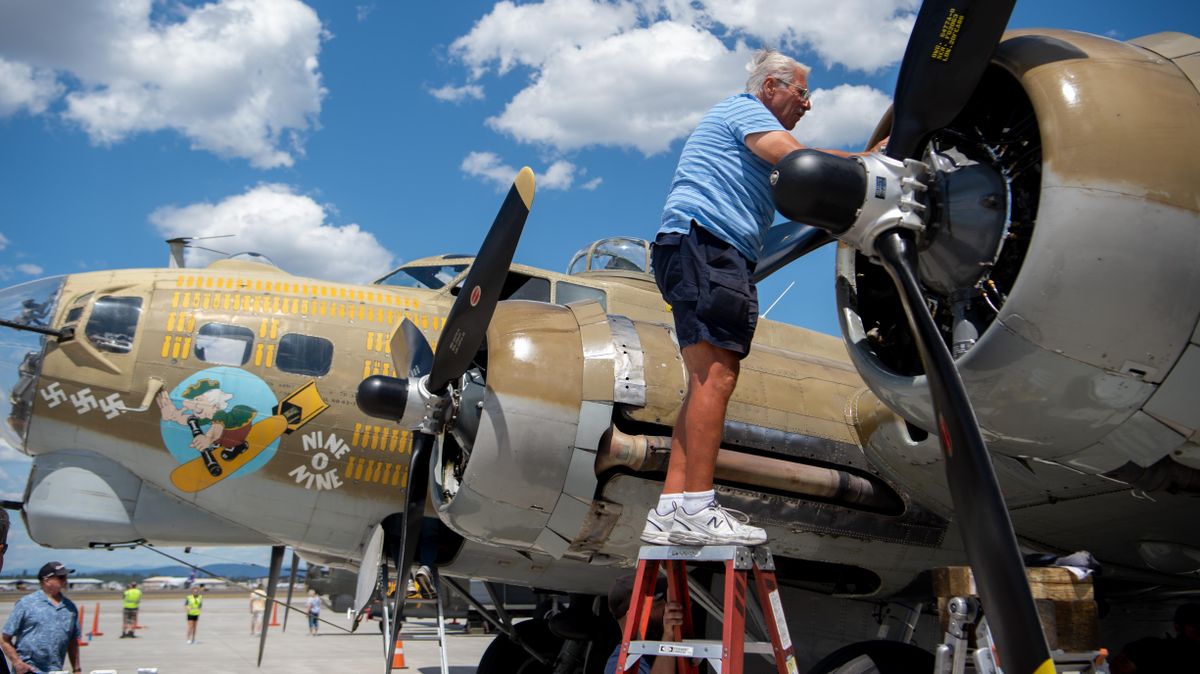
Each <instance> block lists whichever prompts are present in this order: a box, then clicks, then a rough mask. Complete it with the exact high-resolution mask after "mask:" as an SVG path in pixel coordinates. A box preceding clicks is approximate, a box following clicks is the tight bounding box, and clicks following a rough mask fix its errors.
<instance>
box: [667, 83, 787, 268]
mask: <svg viewBox="0 0 1200 674" xmlns="http://www.w3.org/2000/svg"><path fill="white" fill-rule="evenodd" d="M766 131H784V132H786V131H787V129H784V128H783V125H782V124H780V123H779V120H777V119H775V115H773V114H771V111H770V110H768V109H767V107H766V106H765V105H763V104H762V101H760V100H758V99H757V98H755V97H754V96H751V95H750V94H738V95H737V96H731V97H729V98H727V99H725V100H723V101H721V102H720V103H717V104H716V105H715V106H713V108H712V109H711V110H709V111H708V113H707V114H705V115H704V119H702V120H700V124H699V125H697V126H696V130H695V131H692V135H690V136H688V139H687V142H686V143H684V144H683V152H682V153H681V154H680V155H679V165H678V166H677V167H676V169H675V178H674V179H673V180H672V182H671V192H670V194H668V195H667V203H666V205H665V206H664V207H663V215H662V226H661V227H659V230H658V231H659V232H660V233H666V232H680V233H685V234H686V233H687V231H688V230H689V229H690V228H691V222H692V220H695V221H696V222H698V223H700V224H701V225H702V226H703V227H704V229H706V230H708V231H709V232H712V233H713V234H715V235H716V236H717V237H718V238H720V239H722V240H723V241H726V242H727V243H730V244H732V245H733V246H734V247H735V248H737V249H738V250H739V251H741V253H742V255H745V256H746V259H747V260H750V261H751V262H757V261H758V254H759V251H761V250H762V244H763V236H764V235H765V233H766V231H767V229H768V228H769V227H770V226H771V224H772V223H774V222H775V200H774V199H773V198H772V197H771V183H770V177H771V171H772V170H773V169H774V167H773V166H772V165H771V164H769V163H767V162H766V161H764V160H762V159H760V158H759V157H758V155H756V154H754V153H753V152H751V151H750V148H748V147H746V136H749V135H750V134H753V133H762V132H766Z"/></svg>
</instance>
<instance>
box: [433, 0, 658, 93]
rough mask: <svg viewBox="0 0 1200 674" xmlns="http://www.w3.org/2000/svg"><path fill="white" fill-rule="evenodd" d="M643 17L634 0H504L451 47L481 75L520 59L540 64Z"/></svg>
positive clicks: (525, 62) (511, 65) (503, 71)
mask: <svg viewBox="0 0 1200 674" xmlns="http://www.w3.org/2000/svg"><path fill="white" fill-rule="evenodd" d="M637 20H638V10H637V7H636V6H635V5H633V4H632V3H628V2H617V3H611V2H595V1H593V0H545V2H539V3H529V4H523V5H519V6H518V5H516V4H514V3H512V2H509V1H508V0H504V1H503V2H498V3H496V6H495V7H493V8H492V11H491V12H489V13H488V14H487V15H485V16H484V17H483V18H482V19H480V20H479V21H477V22H476V23H475V25H474V26H473V27H472V28H471V31H470V32H469V33H467V34H466V35H464V36H462V37H460V38H458V39H456V40H455V41H454V42H453V43H452V44H451V45H450V51H451V53H452V54H454V55H455V56H457V57H458V58H459V59H461V60H462V62H463V63H465V64H467V65H468V66H469V67H470V68H471V69H472V71H473V73H474V74H475V76H477V77H478V76H479V75H480V74H482V73H483V72H484V71H485V70H486V69H487V68H488V67H489V66H490V65H492V64H495V67H496V69H497V70H498V71H499V72H500V73H501V74H503V73H506V72H508V71H509V70H510V69H512V67H513V66H515V65H517V64H521V65H526V66H535V67H536V66H540V65H542V64H543V63H544V62H545V61H546V59H548V58H550V57H551V56H552V55H554V54H555V53H556V52H558V51H561V50H562V49H566V48H570V47H578V46H581V45H585V44H590V43H592V42H596V41H597V40H601V39H603V38H605V37H608V36H609V35H613V34H615V33H618V32H621V31H623V30H626V29H628V28H631V27H633V26H634V24H635V23H636V22H637Z"/></svg>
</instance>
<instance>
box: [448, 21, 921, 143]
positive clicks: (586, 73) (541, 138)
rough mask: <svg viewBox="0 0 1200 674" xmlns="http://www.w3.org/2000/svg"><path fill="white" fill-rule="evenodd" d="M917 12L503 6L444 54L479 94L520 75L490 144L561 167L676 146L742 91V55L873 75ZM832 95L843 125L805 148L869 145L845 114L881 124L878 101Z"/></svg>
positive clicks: (863, 94)
mask: <svg viewBox="0 0 1200 674" xmlns="http://www.w3.org/2000/svg"><path fill="white" fill-rule="evenodd" d="M918 4H919V2H918V0H842V1H841V2H838V3H832V4H831V3H828V2H824V1H822V0H786V1H785V0H630V1H620V0H618V1H616V2H613V1H608V0H544V1H543V2H533V3H526V4H522V5H515V4H513V3H512V2H508V1H505V2H500V3H497V4H496V6H495V7H494V8H493V9H492V11H491V12H489V13H488V14H487V15H485V16H484V17H483V18H481V19H480V20H479V21H478V22H477V23H476V24H475V25H474V27H472V29H471V30H470V31H469V32H468V33H467V34H466V35H463V36H462V37H459V38H458V39H457V40H455V41H454V42H453V43H452V45H451V48H450V53H451V56H452V57H453V58H456V59H458V60H459V61H460V62H461V63H462V64H463V65H464V66H465V67H466V68H468V70H469V72H470V76H471V77H472V78H474V79H475V80H477V81H478V80H480V79H481V78H482V77H483V76H485V75H486V74H488V73H494V74H496V75H504V74H505V73H507V72H509V71H510V70H512V69H513V68H515V67H517V66H522V67H524V68H526V69H527V70H528V84H527V85H525V86H524V87H523V88H522V89H520V90H519V91H518V92H517V93H516V94H515V95H514V96H513V97H512V99H511V100H509V101H508V102H507V104H506V105H505V106H504V108H503V110H501V111H500V112H499V113H498V114H496V115H494V116H493V117H491V118H489V119H488V120H487V124H488V125H489V126H491V127H492V128H493V129H495V130H496V131H498V132H500V133H503V134H506V135H508V136H510V137H512V138H513V139H515V140H517V141H519V142H523V143H530V144H535V145H541V146H545V147H548V148H551V149H553V150H554V151H556V152H557V153H564V152H571V151H574V150H579V149H582V148H587V147H593V146H608V147H624V148H632V149H636V150H638V151H640V152H641V153H643V154H645V155H654V154H657V153H660V152H664V151H666V150H668V148H670V147H671V144H672V143H673V142H674V141H676V140H678V139H680V138H683V137H685V136H686V135H687V134H688V133H689V132H690V131H691V130H692V129H693V128H694V127H695V125H696V123H697V122H698V121H699V120H700V117H701V116H702V115H703V114H704V112H705V111H706V110H707V109H708V108H709V107H711V106H712V105H713V104H714V103H716V102H717V101H719V100H720V99H722V98H724V97H725V96H728V95H731V94H733V93H737V92H739V91H741V90H742V89H743V87H744V84H745V78H746V72H745V65H746V63H747V62H748V61H749V58H750V53H751V51H752V50H751V49H750V48H749V47H748V46H747V45H760V44H771V45H775V46H778V47H780V48H781V49H783V50H784V51H785V52H789V53H796V52H798V51H800V50H806V51H808V52H810V54H811V53H815V54H816V56H817V58H818V59H820V60H821V62H822V63H824V64H826V65H829V66H834V65H838V66H843V67H845V68H848V69H851V70H860V71H863V72H875V71H878V70H879V69H881V68H884V67H887V66H888V65H891V64H894V63H896V62H897V61H898V60H899V59H900V58H901V57H902V56H903V53H904V47H905V44H906V43H907V39H908V34H909V31H910V30H911V28H912V25H913V22H914V21H915V17H916V9H917V6H918ZM813 84H814V85H815V86H817V87H819V86H820V85H821V82H814V83H813ZM828 84H829V85H833V84H835V83H828ZM840 89H841V87H834V88H832V89H830V90H829V92H828V93H827V94H826V96H825V98H826V100H825V101H824V103H823V105H824V106H825V107H826V109H828V110H830V111H845V112H847V113H848V114H849V115H850V117H849V118H848V119H842V120H838V119H834V116H833V115H832V114H826V115H823V116H822V115H814V116H813V117H812V118H811V119H812V120H817V119H821V118H822V117H824V121H823V122H822V124H820V125H817V124H812V125H810V126H812V127H817V128H810V129H807V130H805V129H802V130H801V133H803V134H804V137H807V138H809V139H810V142H812V144H814V145H818V146H827V147H842V146H845V145H847V144H849V145H853V144H857V143H860V142H862V141H864V140H866V133H862V135H856V133H855V129H861V128H862V127H863V126H864V123H863V122H862V118H863V117H864V116H865V113H863V112H862V111H861V110H850V109H849V105H850V104H851V103H852V102H853V100H852V99H853V98H854V97H855V96H857V97H858V99H859V100H860V102H865V103H868V104H869V105H868V106H867V109H869V110H870V113H869V114H870V115H875V114H877V113H878V112H879V111H880V107H879V106H877V105H875V103H876V101H877V98H878V97H877V96H875V95H874V94H873V93H871V92H873V91H874V90H870V89H866V88H862V87H860V88H858V89H863V90H862V91H858V90H854V91H839V90H840ZM834 92H837V93H836V94H835V93H834ZM876 93H877V92H876ZM818 102H819V101H818ZM806 123H807V122H806ZM873 125H874V120H872V121H871V124H870V126H871V127H873ZM869 131H870V128H867V129H866V132H867V133H869Z"/></svg>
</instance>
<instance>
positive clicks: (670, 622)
mask: <svg viewBox="0 0 1200 674" xmlns="http://www.w3.org/2000/svg"><path fill="white" fill-rule="evenodd" d="M662 626H663V640H665V641H676V640H678V639H679V629H680V628H681V627H683V604H680V603H679V602H676V601H669V602H667V603H666V606H664V607H663V620H662ZM676 660H678V658H665V657H658V658H654V666H652V667H651V668H650V674H674V672H675V668H676V666H677V665H676V664H675V663H676ZM642 661H643V662H645V659H644V658H643V660H642Z"/></svg>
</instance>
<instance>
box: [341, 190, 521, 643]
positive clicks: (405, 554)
mask: <svg viewBox="0 0 1200 674" xmlns="http://www.w3.org/2000/svg"><path fill="white" fill-rule="evenodd" d="M534 188H535V183H534V177H533V171H532V170H530V169H529V167H525V168H522V169H521V171H520V172H519V173H518V174H517V177H516V179H515V180H514V181H513V185H512V188H511V189H509V191H508V195H507V196H506V197H505V199H504V203H503V204H502V205H501V206H500V211H499V212H498V213H497V214H496V219H495V221H493V222H492V226H491V229H489V230H488V233H487V236H486V237H484V240H483V244H482V245H481V246H480V247H479V253H478V254H477V255H476V256H475V261H474V262H473V263H472V264H471V269H470V271H468V272H467V277H466V279H465V281H464V282H463V285H462V287H461V288H460V290H459V294H458V298H457V299H456V300H455V301H454V305H453V306H452V307H451V308H450V313H449V315H448V316H447V317H446V323H445V325H444V326H443V327H442V334H441V336H440V337H439V338H438V343H437V349H436V350H433V357H432V359H430V358H429V357H428V354H429V352H430V349H429V344H428V342H427V341H426V340H425V337H424V335H422V334H421V332H420V331H419V330H417V328H416V326H414V325H412V323H411V322H409V321H407V320H405V321H403V322H402V323H401V324H400V325H399V326H397V328H396V330H395V332H393V334H392V338H391V347H392V360H393V362H394V364H395V366H396V372H398V373H404V374H405V375H406V377H407V378H406V379H399V378H395V377H385V376H382V375H374V376H371V377H368V378H366V379H364V380H363V381H362V383H361V384H359V387H358V396H357V401H358V406H359V408H360V409H361V410H362V411H363V412H365V413H366V414H369V415H371V416H374V417H378V418H382V419H389V420H392V421H397V422H399V423H400V424H402V425H405V426H406V427H408V428H414V429H418V432H417V433H416V434H415V437H414V439H413V446H412V455H411V458H410V459H409V464H408V490H407V498H406V503H405V509H404V526H403V530H402V531H403V533H402V536H401V542H400V545H399V547H398V548H397V549H396V555H395V562H396V566H397V569H396V591H395V599H394V604H393V605H394V607H395V609H394V610H393V611H392V616H394V619H393V622H392V624H391V625H390V627H391V629H390V634H389V635H388V636H389V639H388V655H387V662H388V663H389V665H390V663H391V661H392V656H393V655H394V653H395V648H396V637H397V635H398V634H399V631H400V623H401V620H402V618H403V607H404V596H405V594H406V590H407V588H408V578H409V571H410V568H411V566H412V564H413V561H414V560H415V559H416V554H417V545H418V542H419V539H420V534H421V518H422V517H423V516H424V514H425V501H426V498H427V496H428V491H429V458H430V454H431V453H432V450H433V443H434V441H435V440H436V439H437V434H438V433H440V432H441V430H442V425H444V423H445V413H446V411H447V405H448V403H449V388H450V384H451V383H452V382H453V381H454V380H456V379H458V378H459V377H461V376H462V375H463V373H465V372H466V371H467V369H468V368H469V367H470V366H471V361H472V360H473V359H474V357H475V353H476V352H477V351H479V348H480V346H482V345H483V340H484V337H485V336H486V334H487V326H488V323H489V322H491V320H492V314H493V313H494V312H495V310H496V304H497V303H498V302H499V301H500V292H501V290H502V289H503V288H504V280H505V278H506V277H507V275H508V267H509V265H511V264H512V259H513V254H514V253H516V250H517V243H519V242H520V240H521V231H522V230H523V229H524V227H525V220H526V219H527V218H528V217H529V209H530V207H532V205H533V195H534ZM426 368H428V369H426ZM426 371H427V372H428V375H425V376H420V375H424V372H426Z"/></svg>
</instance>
